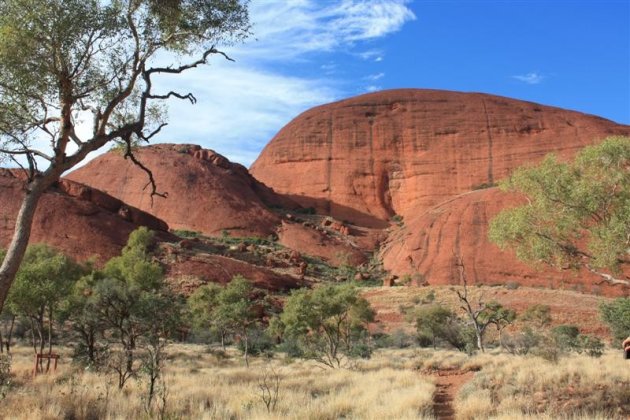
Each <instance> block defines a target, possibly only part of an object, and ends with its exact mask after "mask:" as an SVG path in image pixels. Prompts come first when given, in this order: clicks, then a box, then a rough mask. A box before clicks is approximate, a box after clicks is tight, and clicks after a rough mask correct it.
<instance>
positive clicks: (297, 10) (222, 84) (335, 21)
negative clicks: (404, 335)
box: [155, 0, 415, 165]
mask: <svg viewBox="0 0 630 420" xmlns="http://www.w3.org/2000/svg"><path fill="white" fill-rule="evenodd" d="M407 3H408V1H407V0H337V1H325V2H322V1H317V0H265V1H260V2H252V3H251V4H250V19H251V21H252V23H253V28H252V31H253V33H254V39H252V40H250V41H249V42H247V43H245V44H243V45H239V46H235V47H232V48H230V49H229V50H228V53H229V55H230V56H231V57H233V58H235V59H236V60H237V61H236V63H232V62H226V61H223V60H222V59H220V58H219V57H216V58H214V59H213V61H212V64H211V65H210V66H206V67H203V68H200V69H195V70H193V71H192V72H191V73H189V74H182V75H179V76H177V77H176V78H174V79H172V80H173V81H172V82H167V81H166V80H164V83H162V82H160V83H156V84H155V86H156V91H157V90H158V88H157V86H160V88H159V90H160V91H162V90H164V91H168V90H170V89H178V90H179V91H182V92H188V91H193V92H194V94H195V96H196V97H197V99H198V102H197V104H196V105H194V106H191V105H190V104H189V103H188V102H184V101H181V102H177V101H171V102H170V113H169V114H170V118H169V120H170V125H169V126H168V127H166V128H165V129H164V130H163V133H162V134H161V135H160V136H159V139H156V141H163V142H165V141H168V142H171V141H175V142H189V143H199V144H201V145H202V146H204V147H208V148H212V149H215V150H216V151H217V152H219V153H221V154H224V155H226V156H227V157H228V158H229V159H230V160H234V161H237V162H240V163H243V164H245V165H249V164H251V163H252V162H253V160H254V159H255V158H256V157H257V156H258V154H259V153H260V150H261V149H262V148H263V147H264V145H265V144H266V143H267V142H268V141H269V140H271V138H272V137H273V135H274V134H275V133H276V132H277V131H278V130H279V129H280V128H282V126H284V125H285V124H286V123H288V122H289V121H290V120H291V119H292V118H293V117H295V116H297V115H298V114H299V113H300V112H302V111H304V110H306V109H308V108H310V107H312V106H315V105H319V104H322V103H326V102H330V101H332V100H336V99H339V98H340V97H341V96H345V95H346V93H345V92H344V86H343V85H344V83H345V81H344V80H343V79H332V77H333V76H335V75H337V74H338V72H337V69H338V66H337V64H336V63H335V61H333V60H331V54H333V53H337V52H342V53H345V54H349V56H350V57H359V58H361V59H364V60H372V61H380V60H382V57H383V55H384V52H383V51H381V50H371V49H369V43H370V41H371V40H374V39H377V38H380V37H384V36H386V35H388V34H390V33H392V32H395V31H398V30H400V29H401V28H402V26H403V25H404V24H405V23H406V22H408V21H410V20H414V19H415V16H414V14H413V12H412V11H411V10H410V9H409V8H408V7H407ZM358 44H360V45H358ZM366 47H368V49H366V50H364V51H363V52H360V53H357V52H355V50H356V49H359V48H361V49H365V48H366ZM318 60H319V62H318ZM313 61H314V62H315V63H316V65H315V68H318V69H320V70H321V74H320V76H296V75H295V74H292V73H288V72H287V71H283V70H282V66H283V65H284V64H286V63H297V64H301V63H309V64H310V63H312V62H313ZM324 76H325V78H324ZM338 77H340V76H338ZM372 77H373V78H372V79H370V81H372V82H374V81H376V80H378V79H380V78H381V77H383V76H382V75H381V74H380V73H378V74H374V75H372ZM369 89H374V90H379V89H380V87H378V86H370V87H368V90H369Z"/></svg>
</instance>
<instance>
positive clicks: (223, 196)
mask: <svg viewBox="0 0 630 420" xmlns="http://www.w3.org/2000/svg"><path fill="white" fill-rule="evenodd" d="M135 154H136V157H137V158H138V160H139V161H141V162H142V163H143V164H144V165H145V166H147V167H148V168H150V169H151V171H152V172H153V175H154V177H155V181H156V183H157V186H158V190H159V191H160V192H166V193H168V197H167V198H162V197H153V200H151V197H150V194H149V189H148V188H145V186H146V184H147V182H148V178H147V175H146V173H145V172H143V171H142V170H141V169H140V168H138V167H137V166H135V165H134V164H133V163H132V162H131V161H129V160H125V159H123V157H122V155H121V154H120V153H117V152H109V153H107V154H105V155H103V156H100V157H98V158H96V159H94V160H93V161H92V162H90V163H89V164H87V165H86V166H84V167H83V168H80V169H78V170H76V171H74V172H72V173H71V174H69V175H68V176H67V178H68V179H71V180H75V181H78V182H81V183H84V184H86V185H90V186H92V187H94V188H98V189H100V190H103V191H105V192H107V193H108V194H111V195H113V196H114V197H117V198H119V199H121V200H123V201H125V202H127V203H129V204H131V205H133V206H136V207H138V208H140V209H142V210H144V211H147V212H150V213H151V214H154V215H156V216H157V217H160V218H162V219H164V220H165V221H166V222H167V223H168V224H169V226H170V227H171V228H172V229H186V230H192V231H198V232H202V233H204V234H206V235H217V234H220V233H221V232H222V231H223V230H228V231H230V232H231V233H233V234H234V235H237V236H248V235H258V236H265V235H269V234H271V233H273V231H274V229H275V226H276V225H277V224H278V223H279V219H278V217H277V216H276V215H274V214H273V213H272V212H271V211H270V210H269V208H268V207H267V206H280V207H287V208H292V207H295V206H296V205H295V203H293V202H291V200H288V199H286V198H282V197H280V196H278V195H276V194H275V193H274V192H273V191H272V190H271V189H269V188H267V187H266V186H264V185H263V184H261V183H259V182H258V181H256V180H255V179H254V178H253V177H252V176H251V175H250V174H249V172H248V171H247V169H246V168H245V167H243V166H242V165H239V164H236V163H231V162H230V161H228V160H227V159H226V158H225V157H223V156H221V155H219V154H218V153H215V152H214V151H212V150H206V149H202V148H201V147H199V146H191V145H179V144H161V145H154V146H149V147H144V148H141V149H139V150H138V151H137V152H136V153H135Z"/></svg>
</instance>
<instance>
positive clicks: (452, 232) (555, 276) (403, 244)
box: [381, 188, 630, 296]
mask: <svg viewBox="0 0 630 420" xmlns="http://www.w3.org/2000/svg"><path fill="white" fill-rule="evenodd" d="M523 202H524V199H523V197H520V196H517V195H515V194H513V193H510V194H508V193H505V192H502V191H500V190H499V189H498V188H490V189H485V190H479V191H472V192H469V193H464V194H461V195H459V196H457V197H455V198H453V199H451V200H448V201H446V202H444V203H442V204H439V205H438V206H435V207H433V208H431V209H429V210H425V211H423V212H418V213H417V214H415V215H414V216H412V217H409V219H407V220H405V225H404V226H403V227H402V228H399V229H397V230H396V231H395V232H394V233H393V234H392V235H391V236H390V238H389V239H388V241H387V242H386V243H385V244H383V248H382V252H381V256H382V258H383V264H384V266H385V268H386V269H388V270H391V271H392V272H395V273H397V274H398V275H405V274H408V275H411V276H412V278H414V276H415V278H416V281H427V282H428V283H429V284H433V285H436V284H438V285H439V284H442V285H444V284H458V283H459V282H460V278H459V271H458V267H457V266H456V259H455V258H456V257H455V256H461V258H462V259H463V263H464V268H465V270H466V278H467V281H468V282H470V283H471V284H494V285H508V287H509V286H510V284H511V285H513V286H514V287H518V286H519V285H524V286H538V287H544V288H551V289H555V288H562V289H572V290H578V291H583V292H586V293H596V294H600V293H603V294H606V295H609V296H627V295H629V294H630V287H628V286H626V285H622V284H616V285H611V284H609V283H607V282H605V281H603V280H602V278H601V277H599V276H596V275H594V274H592V273H590V272H588V271H587V270H580V271H579V272H576V271H572V270H556V269H554V268H550V267H547V266H541V267H538V268H533V267H530V266H528V265H526V264H524V263H522V262H520V261H518V260H517V259H516V256H515V254H514V252H512V251H508V250H506V251H501V250H500V249H499V248H498V247H497V246H496V245H494V244H493V243H491V242H490V240H489V239H488V222H489V221H490V220H491V219H492V218H493V217H494V216H496V214H497V213H499V211H501V210H503V209H505V208H510V207H515V206H518V205H520V204H522V203H523ZM628 274H630V273H628Z"/></svg>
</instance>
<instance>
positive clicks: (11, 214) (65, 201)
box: [0, 169, 173, 264]
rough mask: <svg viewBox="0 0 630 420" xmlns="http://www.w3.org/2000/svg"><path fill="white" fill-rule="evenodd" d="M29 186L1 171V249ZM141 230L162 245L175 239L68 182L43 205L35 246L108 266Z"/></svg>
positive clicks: (133, 211) (151, 220) (142, 216)
mask: <svg viewBox="0 0 630 420" xmlns="http://www.w3.org/2000/svg"><path fill="white" fill-rule="evenodd" d="M23 186H24V182H23V178H22V177H21V176H20V173H19V172H18V171H13V170H7V169H0V202H1V203H2V205H1V206H0V247H3V248H6V247H7V246H8V244H9V242H10V241H11V237H12V236H13V229H14V227H15V217H16V215H17V213H18V210H19V208H20V204H21V202H22V199H23V197H24V190H23ZM139 226H147V227H148V228H149V229H152V230H155V231H156V232H158V238H160V239H162V240H171V239H172V238H173V236H172V235H170V234H169V233H168V225H167V224H166V223H165V222H164V221H162V220H160V219H158V218H157V217H154V216H152V215H150V214H148V213H145V212H143V211H141V210H139V209H137V208H135V207H133V206H129V205H127V204H125V203H123V202H122V201H120V200H118V199H116V198H114V197H112V196H110V195H108V194H105V193H103V192H102V191H98V190H95V189H93V188H90V187H87V186H85V185H81V184H79V183H76V182H73V181H68V180H62V181H60V182H59V183H58V184H57V185H55V186H54V187H53V188H51V189H50V190H49V191H47V192H46V193H45V194H44V196H43V197H42V199H41V201H40V202H39V205H38V207H37V212H36V214H35V219H34V221H33V228H32V233H31V241H30V242H31V243H38V242H44V243H47V244H49V245H51V246H52V247H54V248H57V249H59V250H60V251H62V252H64V253H65V254H67V255H71V256H72V257H74V258H76V259H77V260H83V261H84V260H87V259H88V258H92V257H93V258H95V259H96V262H97V263H99V264H102V263H104V262H105V261H107V260H108V259H110V258H111V257H113V256H116V255H119V254H120V250H121V249H122V247H123V246H124V245H125V244H126V243H127V238H128V237H129V233H131V232H132V231H133V230H135V229H136V228H138V227H139Z"/></svg>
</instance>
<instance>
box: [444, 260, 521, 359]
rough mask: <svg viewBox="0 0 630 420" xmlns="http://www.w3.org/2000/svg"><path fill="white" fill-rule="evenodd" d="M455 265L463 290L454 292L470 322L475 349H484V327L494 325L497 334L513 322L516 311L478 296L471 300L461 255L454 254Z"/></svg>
mask: <svg viewBox="0 0 630 420" xmlns="http://www.w3.org/2000/svg"><path fill="white" fill-rule="evenodd" d="M456 261H457V263H456V265H457V266H458V268H459V278H460V281H461V284H462V286H463V291H460V290H456V291H455V293H456V294H457V297H458V298H459V301H460V303H461V305H462V306H461V309H462V310H463V311H464V312H465V313H466V315H467V317H468V319H469V321H470V324H471V326H472V328H473V330H474V332H475V338H476V344H477V349H479V350H481V351H482V352H484V351H485V348H484V344H483V339H484V335H485V333H486V329H487V328H488V326H489V325H495V326H496V327H497V329H498V330H499V334H501V331H502V330H503V328H505V327H506V326H507V325H509V324H511V323H512V322H514V320H515V319H516V312H514V311H513V310H511V309H506V308H504V307H503V306H502V305H501V304H500V303H498V302H495V301H491V302H488V303H485V302H483V299H482V297H479V299H478V300H477V303H473V302H472V298H470V296H469V295H468V281H467V279H466V271H465V267H464V263H463V260H462V259H461V257H458V256H456Z"/></svg>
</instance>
